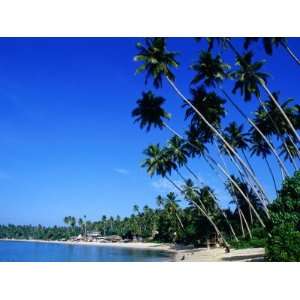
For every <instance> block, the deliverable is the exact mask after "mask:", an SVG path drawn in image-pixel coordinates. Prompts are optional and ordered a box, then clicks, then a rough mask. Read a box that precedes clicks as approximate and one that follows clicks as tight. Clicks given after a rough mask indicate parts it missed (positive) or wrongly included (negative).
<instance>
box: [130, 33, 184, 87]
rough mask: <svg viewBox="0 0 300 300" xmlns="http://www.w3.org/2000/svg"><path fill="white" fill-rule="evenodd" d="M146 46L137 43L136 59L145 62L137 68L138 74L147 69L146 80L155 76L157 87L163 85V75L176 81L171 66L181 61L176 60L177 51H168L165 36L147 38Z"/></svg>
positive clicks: (175, 65) (177, 64) (154, 81)
mask: <svg viewBox="0 0 300 300" xmlns="http://www.w3.org/2000/svg"><path fill="white" fill-rule="evenodd" d="M145 44H146V45H145V46H144V45H142V44H141V43H137V45H136V47H137V49H138V50H139V53H138V55H136V56H135V57H134V60H135V61H142V62H143V64H142V65H141V66H140V67H139V68H138V69H137V70H136V74H139V73H141V72H144V71H146V77H145V82H146V83H147V81H148V79H149V77H153V84H154V86H155V87H156V88H158V87H161V86H162V79H163V76H166V77H167V78H169V79H170V80H172V81H174V80H175V76H174V74H173V73H172V71H171V69H170V67H175V68H177V67H178V66H179V63H178V62H177V61H176V59H175V56H176V55H177V53H176V52H170V51H166V49H165V48H166V43H165V38H162V37H156V38H146V39H145Z"/></svg>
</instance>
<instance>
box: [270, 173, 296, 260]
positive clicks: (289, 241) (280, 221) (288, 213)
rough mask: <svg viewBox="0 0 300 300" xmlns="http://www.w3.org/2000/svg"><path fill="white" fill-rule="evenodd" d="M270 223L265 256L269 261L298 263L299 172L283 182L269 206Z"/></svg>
mask: <svg viewBox="0 0 300 300" xmlns="http://www.w3.org/2000/svg"><path fill="white" fill-rule="evenodd" d="M270 211H271V223H270V234H271V236H270V237H269V238H268V239H267V247H266V254H267V259H268V260H269V261H300V172H299V171H298V172H296V173H295V175H294V176H293V177H289V178H288V179H286V180H285V182H284V184H283V187H282V190H281V191H280V193H279V197H278V198H277V199H276V200H275V201H274V203H273V204H272V205H270Z"/></svg>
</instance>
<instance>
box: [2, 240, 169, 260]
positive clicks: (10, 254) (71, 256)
mask: <svg viewBox="0 0 300 300" xmlns="http://www.w3.org/2000/svg"><path fill="white" fill-rule="evenodd" d="M171 260H172V256H171V255H170V254H169V253H167V252H160V251H154V250H140V249H128V248H122V247H110V246H105V245H104V246H101V245H99V246H94V245H70V244H60V243H44V242H33V241H30V242H26V241H0V262H68V261H72V262H160V261H171Z"/></svg>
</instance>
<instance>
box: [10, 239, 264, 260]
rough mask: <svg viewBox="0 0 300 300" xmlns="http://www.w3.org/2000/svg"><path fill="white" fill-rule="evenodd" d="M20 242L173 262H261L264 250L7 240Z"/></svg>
mask: <svg viewBox="0 0 300 300" xmlns="http://www.w3.org/2000/svg"><path fill="white" fill-rule="evenodd" d="M9 241H22V242H38V243H55V244H67V245H82V246H101V247H118V248H127V249H140V250H151V251H160V252H168V253H171V254H173V261H175V262H230V261H231V262H232V261H236V262H252V261H263V258H264V254H265V250H264V248H248V249H231V250H230V253H225V249H224V248H212V249H207V248H193V249H191V248H190V247H184V246H178V245H176V246H175V245H173V244H167V243H165V244H164V243H145V242H128V243H123V242H115V243H111V242H106V243H99V242H85V241H76V242H74V241H46V240H20V239H15V240H9Z"/></svg>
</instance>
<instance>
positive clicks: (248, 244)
mask: <svg viewBox="0 0 300 300" xmlns="http://www.w3.org/2000/svg"><path fill="white" fill-rule="evenodd" d="M230 245H231V246H232V247H233V248H235V249H247V248H264V247H265V246H266V240H265V239H259V238H256V237H255V238H253V239H251V240H249V239H248V240H246V239H245V240H239V241H238V242H237V241H230Z"/></svg>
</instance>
